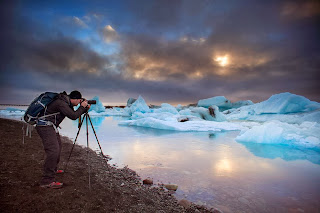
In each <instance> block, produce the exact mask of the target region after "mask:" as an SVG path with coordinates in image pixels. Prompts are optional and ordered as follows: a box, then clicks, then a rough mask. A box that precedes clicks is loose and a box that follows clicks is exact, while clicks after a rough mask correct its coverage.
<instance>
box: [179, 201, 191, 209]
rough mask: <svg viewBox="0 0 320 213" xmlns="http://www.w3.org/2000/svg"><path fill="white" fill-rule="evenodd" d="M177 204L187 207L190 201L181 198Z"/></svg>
mask: <svg viewBox="0 0 320 213" xmlns="http://www.w3.org/2000/svg"><path fill="white" fill-rule="evenodd" d="M178 204H179V205H181V206H183V207H184V208H186V209H188V208H190V206H191V202H190V201H188V200H186V199H182V200H180V201H179V202H178Z"/></svg>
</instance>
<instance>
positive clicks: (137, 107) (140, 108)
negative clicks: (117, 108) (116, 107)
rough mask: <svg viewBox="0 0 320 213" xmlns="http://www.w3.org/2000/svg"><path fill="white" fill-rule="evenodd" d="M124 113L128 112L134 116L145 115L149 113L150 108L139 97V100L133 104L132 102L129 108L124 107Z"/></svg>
mask: <svg viewBox="0 0 320 213" xmlns="http://www.w3.org/2000/svg"><path fill="white" fill-rule="evenodd" d="M125 111H128V112H129V113H130V114H134V113H135V112H141V113H146V112H150V108H149V107H148V105H147V104H146V102H145V100H144V99H143V98H142V97H141V95H140V96H139V98H138V99H137V100H136V101H135V102H133V103H132V104H131V106H130V107H125Z"/></svg>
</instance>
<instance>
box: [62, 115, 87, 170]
mask: <svg viewBox="0 0 320 213" xmlns="http://www.w3.org/2000/svg"><path fill="white" fill-rule="evenodd" d="M84 117H85V116H83V118H82V120H81V123H80V124H79V129H78V132H77V136H76V139H75V140H74V142H73V145H72V148H71V151H70V154H69V157H68V160H67V162H66V165H65V167H64V171H65V172H66V170H67V167H68V163H69V160H70V157H71V154H72V151H73V148H74V146H75V144H76V142H77V139H78V136H79V133H80V130H81V127H82V124H83V121H84Z"/></svg>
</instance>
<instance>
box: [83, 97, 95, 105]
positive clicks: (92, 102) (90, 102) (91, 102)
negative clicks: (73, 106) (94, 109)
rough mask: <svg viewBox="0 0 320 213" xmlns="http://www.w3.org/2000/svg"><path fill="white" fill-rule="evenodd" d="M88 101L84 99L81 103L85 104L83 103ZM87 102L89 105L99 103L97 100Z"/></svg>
mask: <svg viewBox="0 0 320 213" xmlns="http://www.w3.org/2000/svg"><path fill="white" fill-rule="evenodd" d="M85 100H86V99H84V98H83V99H82V101H81V103H82V102H83V101H85ZM87 102H88V104H96V103H97V101H96V100H87Z"/></svg>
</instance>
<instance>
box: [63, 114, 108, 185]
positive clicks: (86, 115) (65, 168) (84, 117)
mask: <svg viewBox="0 0 320 213" xmlns="http://www.w3.org/2000/svg"><path fill="white" fill-rule="evenodd" d="M80 120H81V117H80V118H79V125H78V132H77V136H76V138H75V140H74V142H73V145H72V148H71V151H70V154H69V157H68V160H67V162H66V165H65V167H64V171H66V170H67V167H68V163H69V160H70V157H71V154H72V151H73V149H74V146H75V144H76V142H77V139H78V136H79V133H80V130H81V127H82V124H83V122H84V120H86V134H87V156H88V172H89V190H91V180H90V174H91V170H90V158H89V131H88V121H90V124H91V128H92V130H93V133H94V135H95V137H96V140H97V143H98V145H99V148H100V151H101V155H102V157H104V158H106V156H105V155H104V154H103V151H102V148H101V145H100V142H99V140H98V137H97V134H96V131H95V130H94V127H93V124H92V121H91V118H90V115H89V114H88V111H87V112H86V113H85V114H84V116H83V118H82V120H81V121H80Z"/></svg>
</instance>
